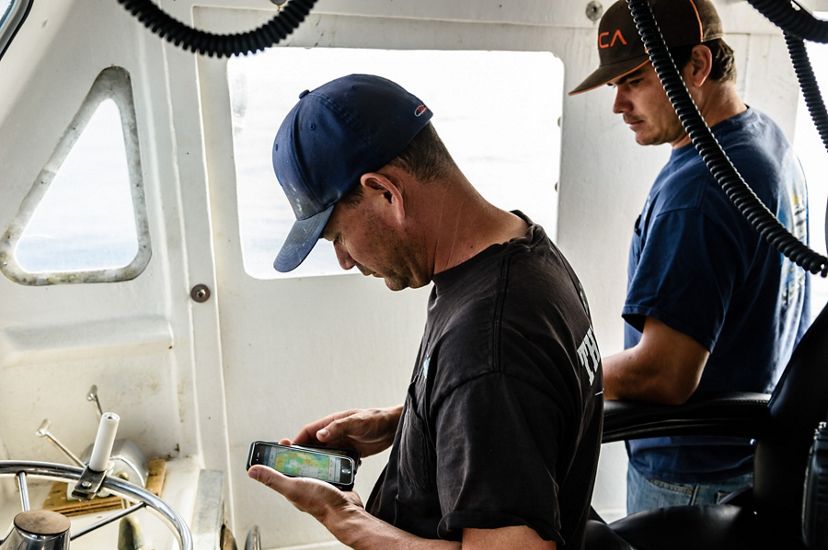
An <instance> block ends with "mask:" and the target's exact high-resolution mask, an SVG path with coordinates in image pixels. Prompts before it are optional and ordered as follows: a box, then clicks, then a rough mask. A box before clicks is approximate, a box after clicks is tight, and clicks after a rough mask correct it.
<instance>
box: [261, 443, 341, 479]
mask: <svg viewBox="0 0 828 550" xmlns="http://www.w3.org/2000/svg"><path fill="white" fill-rule="evenodd" d="M254 464H263V465H265V466H268V467H270V468H273V469H274V470H276V471H277V472H281V473H283V474H285V475H286V476H290V477H311V478H314V479H320V480H322V481H326V482H328V483H330V484H331V485H333V486H335V487H338V488H339V489H342V490H344V491H350V490H351V489H353V487H354V477H355V476H356V469H357V462H356V460H355V459H354V457H353V456H352V453H349V451H344V450H338V449H325V448H312V447H300V446H298V445H280V444H279V443H272V442H267V441H254V442H253V443H252V444H251V445H250V453H249V454H248V457H247V469H248V470H249V469H250V467H251V466H253V465H254Z"/></svg>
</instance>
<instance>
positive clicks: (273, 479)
mask: <svg viewBox="0 0 828 550" xmlns="http://www.w3.org/2000/svg"><path fill="white" fill-rule="evenodd" d="M247 475H248V477H250V478H251V479H255V480H256V481H258V482H259V483H261V484H263V485H267V486H268V487H270V488H271V489H273V490H274V491H276V492H277V493H282V494H284V492H285V490H286V482H287V481H288V477H287V476H285V475H284V474H282V473H280V472H277V471H276V470H274V469H273V468H268V467H267V466H262V465H260V464H256V465H253V466H251V467H250V469H249V470H247Z"/></svg>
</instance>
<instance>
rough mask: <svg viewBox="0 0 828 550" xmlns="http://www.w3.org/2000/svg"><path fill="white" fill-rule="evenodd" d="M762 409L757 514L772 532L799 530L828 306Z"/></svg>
mask: <svg viewBox="0 0 828 550" xmlns="http://www.w3.org/2000/svg"><path fill="white" fill-rule="evenodd" d="M768 407H769V409H770V419H769V423H768V429H767V432H766V433H764V434H763V435H762V437H760V438H759V439H758V442H757V447H756V459H755V464H754V476H755V478H754V496H755V499H756V505H757V509H758V510H760V511H764V512H767V513H768V516H766V517H773V518H774V528H783V529H786V530H787V529H799V526H800V522H801V513H802V492H803V484H804V480H805V468H806V464H807V460H808V450H809V449H810V446H811V442H812V441H813V436H814V430H815V429H816V427H817V425H818V424H819V422H820V421H823V420H825V419H826V415H828V306H826V307H824V308H823V309H822V311H821V312H820V314H819V316H818V317H817V318H816V319H815V320H814V322H813V324H812V325H811V327H810V328H809V329H808V331H807V332H806V333H805V335H804V336H803V337H802V340H801V341H800V342H799V344H798V345H797V347H796V349H795V350H794V352H793V355H792V356H791V359H790V361H788V365H787V367H785V371H784V373H783V374H782V377H781V378H780V380H779V383H778V384H777V386H776V389H775V390H774V392H773V395H772V396H771V400H770V403H769V404H768ZM777 521H778V522H779V523H776V522H777ZM791 532H792V531H791Z"/></svg>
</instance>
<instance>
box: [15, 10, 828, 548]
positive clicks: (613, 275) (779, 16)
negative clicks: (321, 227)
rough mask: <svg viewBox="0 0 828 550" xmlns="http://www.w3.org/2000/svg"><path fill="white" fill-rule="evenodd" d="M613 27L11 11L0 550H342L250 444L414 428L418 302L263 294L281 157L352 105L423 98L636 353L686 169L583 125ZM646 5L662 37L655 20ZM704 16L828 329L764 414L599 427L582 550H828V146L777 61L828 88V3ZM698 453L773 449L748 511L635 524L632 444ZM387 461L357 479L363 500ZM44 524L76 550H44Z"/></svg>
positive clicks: (281, 226)
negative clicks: (386, 97) (701, 439)
mask: <svg viewBox="0 0 828 550" xmlns="http://www.w3.org/2000/svg"><path fill="white" fill-rule="evenodd" d="M612 3H613V2H612V1H611V0H523V1H516V0H453V1H445V0H419V1H417V2H401V1H395V0H358V1H355V0H350V1H346V0H318V1H315V0H281V1H279V0H152V1H149V0H143V1H140V0H59V1H55V0H0V167H1V168H0V233H2V238H0V271H2V275H3V276H0V390H1V391H0V395H1V396H2V399H0V403H1V404H0V407H2V413H0V541H2V542H0V549H2V550H6V549H7V548H14V549H18V548H20V549H24V548H25V549H29V548H42V549H46V548H69V547H71V548H72V549H85V548H88V549H100V548H115V547H117V548H119V549H126V548H136V549H137V548H155V549H159V550H160V549H162V548H196V549H205V550H206V549H210V550H213V549H229V548H236V547H237V548H245V549H246V550H258V549H261V548H266V549H276V548H285V549H290V548H293V549H323V548H340V547H343V546H342V545H341V543H339V542H338V541H336V540H335V539H334V538H333V537H332V536H331V535H330V534H329V533H328V532H327V531H326V530H325V529H324V528H323V527H322V526H321V525H320V524H319V523H317V522H316V521H315V520H314V519H313V518H312V517H311V516H309V515H307V514H303V513H301V512H299V511H298V510H296V509H295V508H294V507H293V506H292V505H291V504H290V502H288V501H287V500H286V499H284V498H282V497H280V496H279V495H277V494H275V493H274V492H273V491H270V490H269V489H268V488H267V487H264V486H262V485H261V484H259V483H256V482H255V481H253V480H251V479H249V478H248V476H247V473H246V465H247V461H248V458H249V457H248V453H249V448H250V445H251V443H252V442H254V441H278V440H280V439H282V438H289V437H292V436H294V435H295V434H296V433H297V431H298V430H299V429H300V428H301V427H302V426H303V425H305V424H306V423H307V422H309V421H310V420H313V419H316V418H321V417H323V416H325V415H327V414H329V413H331V412H333V411H337V410H346V409H350V408H354V407H364V406H371V407H385V406H392V405H395V404H398V403H400V402H401V401H402V400H403V399H404V398H405V391H406V388H407V387H408V383H409V377H410V373H411V371H410V369H411V366H412V361H413V359H414V357H415V355H416V351H417V349H418V342H419V340H420V338H421V335H422V327H423V324H424V322H425V318H426V303H427V300H428V295H429V290H430V289H429V287H428V286H427V287H424V288H419V289H414V290H405V291H403V292H394V293H392V292H388V290H387V288H386V287H385V285H384V284H383V283H382V281H381V280H378V279H375V278H370V277H362V276H360V273H359V272H358V271H357V270H350V271H342V270H341V268H340V266H339V264H338V263H337V260H336V255H335V253H334V250H333V246H332V245H331V244H330V243H328V242H327V241H321V242H320V243H319V245H318V246H316V247H315V248H314V250H313V252H312V253H311V255H310V256H309V257H308V258H307V260H306V261H305V262H304V263H303V264H302V265H301V266H300V267H299V268H298V269H296V270H294V271H291V272H289V273H279V272H277V271H275V270H274V268H273V265H272V264H273V259H274V257H275V254H276V252H277V251H278V250H279V248H280V246H281V245H282V243H283V241H284V238H285V235H286V234H287V232H288V231H289V229H290V227H291V225H292V223H293V221H294V214H293V211H292V210H291V208H290V205H289V204H288V202H287V200H286V199H285V197H284V196H283V195H282V193H281V190H280V188H279V184H278V182H277V181H276V178H275V176H274V174H273V168H272V164H271V147H272V144H273V139H274V136H275V134H276V130H277V129H278V127H279V124H280V122H281V121H282V119H283V118H284V117H285V115H286V114H287V113H288V111H289V110H290V109H291V107H292V106H293V105H294V104H295V103H296V101H297V99H298V97H299V94H300V92H302V91H303V90H307V89H314V88H315V87H318V86H320V85H321V84H323V83H325V82H328V81H330V80H332V79H334V78H337V77H340V76H343V75H347V74H351V73H370V74H377V75H381V76H384V77H387V78H389V79H391V80H394V81H395V82H398V83H400V84H401V85H402V86H404V87H405V88H406V89H408V90H410V91H411V92H412V93H415V94H417V96H418V97H421V98H424V100H425V101H427V102H428V105H429V108H430V109H431V110H432V111H433V113H434V115H433V119H432V122H433V124H434V125H435V127H436V128H437V129H438V130H439V131H440V134H441V136H442V138H443V141H444V142H445V143H446V145H447V147H448V149H449V150H450V151H451V152H452V155H453V156H454V158H455V160H456V161H457V164H458V165H459V166H460V168H461V169H462V170H463V173H464V174H465V175H466V176H467V177H468V179H469V181H471V182H472V183H473V184H474V185H475V187H476V188H477V189H478V190H479V191H480V193H481V194H482V195H483V196H484V197H486V198H487V199H488V200H489V201H490V202H492V203H493V204H495V205H496V206H498V207H500V208H503V209H506V210H520V211H522V212H523V213H525V214H526V216H528V217H529V218H531V219H532V220H533V221H535V222H536V223H538V224H540V225H542V226H543V227H544V228H545V230H546V232H547V234H548V235H549V236H550V237H551V239H552V240H553V241H554V242H555V244H556V245H557V246H558V247H559V248H560V249H561V251H562V252H563V253H564V254H565V255H566V257H567V259H568V260H569V262H570V263H571V264H572V266H573V268H574V270H575V272H576V273H577V274H578V277H579V278H580V280H581V283H582V284H583V287H584V291H585V293H586V295H587V297H588V300H589V303H590V309H591V315H592V320H593V323H594V330H595V335H596V338H597V341H598V344H599V346H600V350H601V353H602V354H603V355H604V356H607V355H610V354H612V353H615V352H618V351H621V350H622V349H623V348H624V340H623V333H624V320H623V319H622V317H621V309H622V305H623V304H624V299H625V292H626V288H627V281H626V276H627V254H628V249H629V243H630V238H631V235H632V231H633V223H634V221H635V219H636V217H637V216H638V214H639V213H640V209H641V205H642V204H643V203H644V201H645V199H646V197H647V193H648V190H649V187H650V185H651V184H652V182H653V179H654V178H655V177H656V175H657V174H658V171H659V169H660V168H661V166H662V165H663V164H664V163H665V161H666V160H667V158H668V156H669V154H670V148H669V147H668V146H666V145H665V146H659V147H641V146H639V145H637V144H636V143H635V140H634V139H633V137H632V135H631V133H630V131H629V128H628V127H627V125H626V124H625V123H624V121H623V120H622V118H621V117H620V116H619V115H618V114H615V113H613V98H614V95H613V93H614V92H613V89H612V88H611V87H610V86H604V87H601V88H599V89H596V90H594V91H592V92H590V93H589V94H586V95H575V96H570V95H568V92H569V91H570V90H572V89H573V88H574V87H575V86H576V85H577V84H579V83H580V82H581V81H582V80H583V79H584V78H585V77H586V76H587V75H588V74H589V73H590V72H592V70H593V69H594V67H595V66H597V64H598V56H599V53H598V49H597V48H596V36H597V32H598V21H599V19H600V17H601V15H602V14H603V13H604V12H605V10H606V9H608V8H609V6H610V5H611V4H612ZM628 3H629V4H630V9H636V7H637V8H638V9H639V10H643V11H642V13H643V14H644V15H642V18H643V23H642V27H645V26H646V23H647V21H648V20H647V0H628ZM714 3H715V5H716V7H717V9H718V11H719V14H720V16H721V18H722V21H723V23H724V26H725V32H726V35H725V36H726V39H727V41H728V43H729V44H730V45H731V46H732V47H733V50H734V52H735V55H736V66H737V77H736V86H737V88H738V91H739V93H740V95H741V97H743V98H744V100H745V102H746V103H747V104H749V105H750V106H752V107H756V108H758V109H760V110H761V111H763V112H764V113H766V114H768V115H769V116H770V117H771V118H773V120H775V121H776V122H777V123H778V124H779V126H780V127H781V128H782V130H783V132H784V133H785V135H786V136H787V137H788V139H789V140H790V141H791V142H792V143H793V145H794V148H795V150H796V153H797V155H798V156H799V158H800V160H801V162H802V165H803V168H804V170H805V173H806V176H807V179H808V185H809V204H810V211H809V216H810V217H809V231H810V243H809V246H810V248H812V249H813V250H812V251H810V252H809V251H807V250H806V251H803V250H802V249H801V248H798V247H797V245H796V243H793V244H792V243H790V242H789V241H786V240H785V239H784V238H782V237H780V238H779V240H780V241H782V243H783V244H781V245H780V247H781V248H785V247H786V244H785V243H787V248H788V253H790V254H791V255H793V256H795V257H797V258H799V259H800V260H801V263H800V265H803V266H805V267H802V269H803V271H804V270H806V269H807V270H808V271H810V273H809V274H808V275H807V276H808V277H810V278H811V283H812V292H811V305H810V307H811V312H812V317H813V319H815V321H814V322H813V324H812V325H811V328H810V330H809V332H808V333H807V334H806V336H805V337H804V338H803V339H802V341H801V342H800V344H799V347H798V348H797V350H796V351H795V352H794V356H793V357H792V359H791V361H790V363H789V365H788V368H787V370H786V371H785V374H784V375H783V380H782V382H780V384H779V385H778V386H777V389H776V390H775V392H774V393H773V394H772V395H753V394H751V395H744V394H739V395H727V396H717V397H716V398H713V399H698V400H692V399H691V401H690V402H688V403H687V404H686V405H684V406H681V407H668V406H646V405H643V404H641V403H626V402H610V403H608V404H607V406H606V408H605V417H604V444H603V445H602V448H601V456H600V460H599V465H598V474H597V479H596V482H595V487H594V490H593V493H592V507H593V509H594V512H595V518H594V519H593V520H591V521H590V527H591V530H590V531H589V532H588V536H587V547H588V548H609V549H611V548H634V549H649V548H685V547H687V548H690V547H693V548H742V547H745V548H747V547H748V546H750V547H753V548H757V547H758V548H765V547H768V548H770V547H774V548H828V454H826V453H828V450H827V449H828V447H826V445H828V444H826V443H825V442H824V441H825V440H824V439H820V437H819V436H817V437H816V438H815V436H814V433H815V430H817V428H818V427H819V422H821V421H822V422H824V421H826V420H828V318H827V317H826V315H828V314H826V313H824V312H823V313H822V315H820V313H821V312H822V311H823V307H824V305H825V303H826V300H828V285H826V284H825V279H824V276H825V265H826V264H825V263H824V262H823V260H824V257H823V256H820V255H824V254H825V237H826V229H828V226H826V216H825V205H826V200H828V182H826V178H825V175H826V174H828V160H827V159H828V155H826V147H828V117H826V115H825V109H824V107H823V108H822V113H823V118H819V116H814V117H812V115H811V111H817V112H818V111H819V109H818V108H816V107H814V108H810V107H812V104H815V103H818V102H817V101H816V100H814V99H813V94H812V95H811V101H807V97H806V95H807V94H806V93H804V92H803V90H806V91H807V90H809V89H810V90H811V91H813V90H812V88H808V87H807V86H806V87H803V85H801V80H802V77H801V75H798V71H797V70H796V69H795V66H794V63H792V59H791V55H790V52H789V46H788V44H786V40H785V36H784V33H786V32H787V33H788V34H790V35H793V36H794V37H795V38H797V39H799V40H800V46H802V44H804V49H805V51H806V52H807V53H808V55H809V56H810V66H812V67H813V74H812V80H813V81H814V82H817V83H826V84H828V50H825V49H824V47H823V46H822V44H821V42H826V41H828V29H826V27H825V25H826V23H823V22H822V19H820V17H823V18H826V19H828V17H826V16H824V15H823V14H824V13H825V12H828V0H802V2H789V1H787V0H714ZM280 18H281V19H280ZM783 28H785V30H784V31H783ZM641 32H646V29H645V30H644V31H641ZM650 38H651V39H652V40H654V41H657V40H658V36H657V33H656V34H655V35H652V31H651V36H650ZM645 43H647V42H646V41H645ZM655 43H656V42H653V44H655ZM655 51H658V50H657V49H656V48H655V47H653V48H651V49H650V52H651V54H652V55H655V54H653V52H655ZM665 70H667V69H665ZM823 89H824V88H823ZM817 92H818V88H817ZM817 96H818V93H817ZM815 121H816V122H815ZM699 139H702V138H701V137H700V138H699ZM694 143H695V142H694ZM331 154H336V151H332V152H331ZM747 183H748V185H749V183H750V182H747ZM759 225H762V224H761V223H760V224H759ZM768 231H772V230H768ZM774 235H777V234H776V233H770V234H769V236H768V237H767V238H768V240H773V239H774V237H773V236H774ZM802 246H803V247H804V245H802ZM808 254H810V255H808ZM747 284H750V282H749V281H748V283H747ZM701 433H710V434H714V435H715V434H724V435H734V434H738V435H745V436H748V437H751V438H754V439H755V440H756V441H757V442H758V443H757V455H756V463H755V470H754V472H755V486H754V488H753V491H752V492H751V494H750V495H742V496H739V497H738V498H735V499H733V500H732V501H730V502H728V503H726V504H724V505H722V506H721V507H711V508H710V509H708V510H707V511H706V512H704V513H703V514H702V513H699V512H698V511H692V510H691V511H688V510H684V509H675V510H671V511H670V512H669V513H668V512H664V511H661V512H660V514H659V515H652V514H651V515H647V516H646V517H633V516H629V517H627V515H626V506H625V502H626V501H625V488H626V470H627V454H626V450H625V443H624V442H625V440H630V439H635V438H641V437H645V436H652V435H671V434H701ZM825 437H827V438H828V435H826V436H825ZM110 449H111V451H110ZM386 458H387V451H386V452H385V453H382V454H380V455H379V456H376V457H370V458H366V459H364V460H363V461H362V464H361V465H360V467H359V472H358V475H357V476H356V482H355V490H356V491H357V492H358V493H359V494H360V495H362V497H363V498H366V499H367V497H368V495H369V494H370V492H371V488H372V486H373V484H374V482H375V481H376V479H377V478H378V476H379V475H380V473H381V471H382V468H383V466H384V464H385V459H386ZM809 465H810V466H809ZM504 467H507V468H508V467H509V466H508V465H504ZM585 490H587V489H585ZM92 496H94V498H90V497H92ZM29 510H33V511H42V510H48V511H49V512H50V515H48V516H46V519H48V520H49V521H50V522H51V523H50V528H53V529H57V527H55V525H57V526H58V527H60V529H57V531H61V532H62V533H64V535H65V533H67V531H66V529H69V530H68V533H70V535H65V536H64V535H61V537H58V538H56V539H55V540H54V541H53V542H43V541H42V540H41V541H39V542H38V541H33V540H30V538H27V536H28V535H26V533H27V531H26V529H27V524H26V518H22V517H21V516H20V514H21V512H28V511H29ZM125 511H129V512H130V513H129V514H128V515H123V513H124V512H125ZM67 526H69V527H67ZM57 531H56V532H57ZM769 531H772V532H771V533H769ZM70 537H71V541H70V540H69V539H70ZM699 537H701V538H699ZM774 537H776V538H774ZM44 538H48V537H46V536H45V535H44ZM58 539H59V540H58ZM38 544H40V546H38Z"/></svg>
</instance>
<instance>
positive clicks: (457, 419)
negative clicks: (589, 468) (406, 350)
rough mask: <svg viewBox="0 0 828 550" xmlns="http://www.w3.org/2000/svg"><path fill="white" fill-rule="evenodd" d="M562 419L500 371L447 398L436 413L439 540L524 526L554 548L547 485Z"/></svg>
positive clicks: (545, 400) (546, 399) (556, 534)
mask: <svg viewBox="0 0 828 550" xmlns="http://www.w3.org/2000/svg"><path fill="white" fill-rule="evenodd" d="M562 416H563V415H562V412H561V410H560V409H559V407H557V405H556V403H555V402H554V399H552V398H551V397H550V396H549V395H547V394H545V393H543V392H541V391H538V389H537V388H534V387H532V385H531V384H528V383H527V382H525V381H522V380H519V379H517V378H515V377H512V376H509V375H506V374H503V373H500V372H490V373H486V374H481V375H480V376H478V377H476V378H473V379H471V380H469V381H466V382H465V383H463V384H462V385H460V386H458V387H456V388H454V389H453V390H452V391H451V392H450V393H448V394H447V395H446V396H445V398H444V399H443V400H442V402H441V403H440V404H439V407H437V414H436V428H437V433H436V438H435V439H436V442H437V487H438V491H439V498H440V505H441V508H442V512H443V517H442V520H441V521H440V524H439V527H438V531H439V533H440V536H441V537H442V538H446V539H454V540H457V539H458V538H459V537H460V536H461V535H462V530H463V529H465V528H476V529H496V528H499V527H507V526H515V525H526V526H528V527H530V528H532V529H534V530H535V531H536V532H537V533H538V535H539V536H540V537H542V538H543V539H546V540H555V541H557V542H559V543H560V542H562V539H561V535H560V528H561V525H560V510H559V503H558V483H557V481H556V479H555V457H556V455H557V444H556V442H557V441H558V436H559V434H560V433H561V427H562V425H563V423H564V422H565V419H564V418H562ZM539 424H541V425H543V431H544V433H543V436H542V440H539V437H540V434H538V433H537V431H538V430H537V427H538V426H539Z"/></svg>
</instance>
